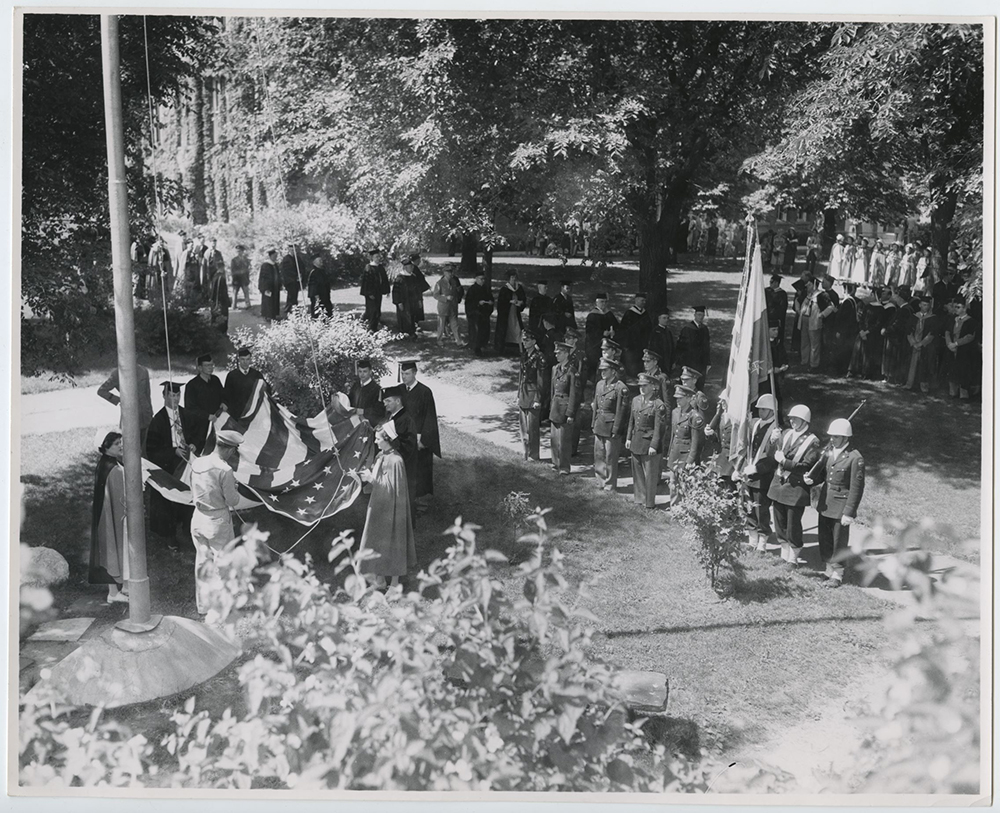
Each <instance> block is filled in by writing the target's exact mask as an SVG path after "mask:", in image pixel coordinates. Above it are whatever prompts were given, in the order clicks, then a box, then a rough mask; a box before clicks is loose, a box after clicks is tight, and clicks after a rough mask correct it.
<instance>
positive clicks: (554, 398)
mask: <svg viewBox="0 0 1000 813" xmlns="http://www.w3.org/2000/svg"><path fill="white" fill-rule="evenodd" d="M572 351H573V348H572V346H571V345H569V344H567V343H566V342H556V345H555V352H556V365H555V366H554V367H553V368H552V389H551V393H552V395H551V406H550V407H549V421H551V423H552V429H551V437H550V443H551V446H552V468H553V469H555V470H556V471H557V472H558V473H559V474H563V475H565V474H569V472H570V462H569V460H570V456H571V454H572V450H573V420H574V416H575V415H576V412H577V409H578V408H579V406H580V397H581V392H580V377H579V375H578V374H577V370H576V367H575V366H574V365H573V364H572V363H571V362H570V353H571V352H572Z"/></svg>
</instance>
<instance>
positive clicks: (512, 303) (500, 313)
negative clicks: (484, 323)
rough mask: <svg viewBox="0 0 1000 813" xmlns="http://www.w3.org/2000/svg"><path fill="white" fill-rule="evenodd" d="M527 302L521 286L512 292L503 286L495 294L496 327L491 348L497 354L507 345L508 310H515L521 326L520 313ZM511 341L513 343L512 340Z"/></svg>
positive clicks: (507, 286)
mask: <svg viewBox="0 0 1000 813" xmlns="http://www.w3.org/2000/svg"><path fill="white" fill-rule="evenodd" d="M527 302H528V299H527V295H526V294H525V293H524V287H523V286H521V285H518V286H517V289H516V290H514V291H512V290H511V289H510V286H509V285H504V286H503V287H502V288H501V289H500V292H499V293H498V294H497V326H496V329H495V330H494V331H493V347H494V348H495V349H496V351H497V352H498V353H502V352H503V350H504V345H505V344H507V320H508V319H509V318H510V309H511V308H515V309H516V312H517V323H518V324H519V325H523V324H524V322H523V321H522V320H521V311H523V310H524V307H525V305H526V304H527ZM511 341H512V343H513V340H511Z"/></svg>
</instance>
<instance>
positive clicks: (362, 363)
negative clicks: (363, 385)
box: [358, 358, 372, 370]
mask: <svg viewBox="0 0 1000 813" xmlns="http://www.w3.org/2000/svg"><path fill="white" fill-rule="evenodd" d="M358 367H364V368H365V369H366V370H370V369H371V368H372V360H371V359H369V358H364V359H358Z"/></svg>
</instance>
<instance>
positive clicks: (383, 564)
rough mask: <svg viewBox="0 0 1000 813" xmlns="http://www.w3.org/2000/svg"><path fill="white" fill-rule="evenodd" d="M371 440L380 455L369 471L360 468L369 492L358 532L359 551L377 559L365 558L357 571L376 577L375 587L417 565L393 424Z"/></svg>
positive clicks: (391, 581) (393, 583)
mask: <svg viewBox="0 0 1000 813" xmlns="http://www.w3.org/2000/svg"><path fill="white" fill-rule="evenodd" d="M375 442H376V443H377V444H378V448H379V450H380V451H381V454H380V455H379V456H378V458H377V459H376V460H375V465H374V467H373V468H372V470H371V471H363V472H362V473H361V479H362V480H364V481H365V482H367V483H371V487H372V494H371V499H370V500H369V501H368V513H367V514H366V515H365V530H364V532H363V533H362V534H361V550H371V551H374V552H375V553H377V554H378V557H377V558H371V559H365V560H364V562H362V563H361V572H362V573H368V574H371V575H373V576H375V577H376V583H377V584H379V586H383V585H384V584H385V581H386V579H389V585H390V586H393V587H394V586H396V585H397V584H399V577H400V576H405V575H406V574H407V573H408V572H409V571H410V570H412V569H413V568H414V567H416V565H417V548H416V544H415V542H414V538H413V523H412V521H411V514H410V497H409V493H408V491H407V486H406V469H405V467H404V466H403V458H402V457H401V456H400V454H399V448H398V446H399V442H398V436H397V435H396V429H395V425H394V424H393V423H392V422H391V421H390V422H388V423H386V424H383V425H382V426H381V427H379V430H378V431H377V432H376V433H375Z"/></svg>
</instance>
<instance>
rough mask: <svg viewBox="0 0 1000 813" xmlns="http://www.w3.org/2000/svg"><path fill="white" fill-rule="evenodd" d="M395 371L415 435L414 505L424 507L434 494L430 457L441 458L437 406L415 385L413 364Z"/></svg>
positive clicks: (430, 395) (426, 389) (423, 387)
mask: <svg viewBox="0 0 1000 813" xmlns="http://www.w3.org/2000/svg"><path fill="white" fill-rule="evenodd" d="M399 370H400V376H401V377H402V379H403V385H404V386H405V387H406V393H405V394H404V395H403V405H404V406H405V407H406V411H407V412H408V413H410V417H411V418H412V419H413V425H414V427H415V428H416V432H417V490H416V495H415V497H414V500H415V501H416V502H417V503H418V504H419V503H427V502H429V501H430V498H431V496H432V495H433V494H434V456H435V455H437V456H438V457H441V440H440V437H439V435H438V420H437V406H436V404H435V403H434V393H432V392H431V390H430V387H428V386H427V385H426V384H424V383H422V382H420V381H417V363H416V362H415V361H404V362H403V363H402V364H400V365H399Z"/></svg>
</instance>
